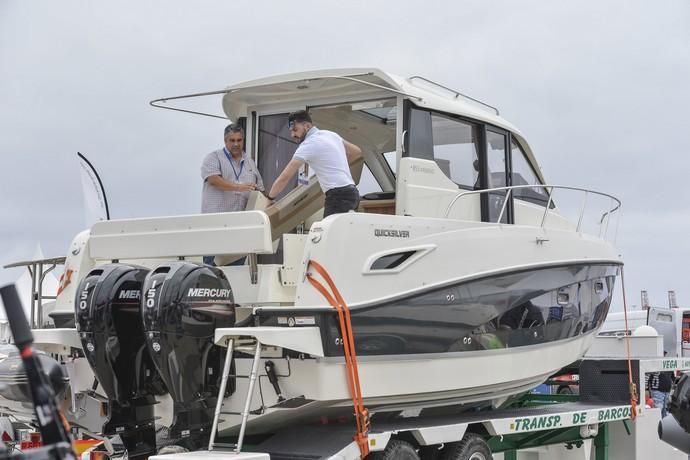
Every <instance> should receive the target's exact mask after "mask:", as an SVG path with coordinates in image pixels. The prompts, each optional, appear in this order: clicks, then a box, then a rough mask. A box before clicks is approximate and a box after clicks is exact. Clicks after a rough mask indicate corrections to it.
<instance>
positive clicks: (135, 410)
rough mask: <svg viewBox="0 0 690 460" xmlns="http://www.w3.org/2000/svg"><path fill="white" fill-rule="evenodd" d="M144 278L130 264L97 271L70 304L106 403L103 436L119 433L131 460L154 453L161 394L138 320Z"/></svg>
mask: <svg viewBox="0 0 690 460" xmlns="http://www.w3.org/2000/svg"><path fill="white" fill-rule="evenodd" d="M147 274H148V270H147V269H145V268H142V267H136V266H133V265H125V264H109V265H102V266H99V267H98V268H95V269H93V270H91V271H90V272H89V274H88V275H87V276H86V277H85V278H84V279H83V280H82V281H81V283H80V285H79V288H78V289H77V294H76V300H75V304H76V307H75V310H76V315H75V316H76V326H77V330H78V331H79V337H80V339H81V343H82V346H83V347H84V354H85V355H86V358H87V360H88V361H89V364H90V365H91V368H92V369H93V371H94V374H95V375H96V378H97V379H98V382H99V383H100V385H101V387H102V388H103V391H104V393H105V394H106V396H107V397H108V399H109V401H110V413H109V419H108V422H107V423H106V424H105V425H104V427H103V434H105V435H114V434H119V435H120V436H121V437H122V441H123V443H124V444H125V447H126V448H127V451H128V453H129V456H130V457H137V456H144V455H150V454H151V453H155V449H156V431H155V426H154V420H155V418H154V409H153V408H154V404H156V400H155V395H160V394H164V393H165V385H164V384H163V382H162V380H161V379H160V376H159V375H158V372H157V371H156V368H155V366H154V364H153V361H152V359H151V356H150V355H149V352H148V349H147V347H146V339H145V336H144V329H143V322H142V319H141V308H140V299H141V286H142V284H143V282H144V279H145V278H146V275H147Z"/></svg>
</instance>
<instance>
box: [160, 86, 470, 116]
mask: <svg viewBox="0 0 690 460" xmlns="http://www.w3.org/2000/svg"><path fill="white" fill-rule="evenodd" d="M329 79H330V80H347V81H353V82H355V83H361V84H363V85H365V86H370V87H372V88H376V89H381V90H384V91H388V92H391V93H394V94H398V95H401V96H405V97H408V98H410V99H416V100H418V101H422V100H423V99H422V98H421V97H419V96H413V95H411V94H407V93H406V92H404V91H400V90H397V89H395V88H390V87H388V86H383V85H379V84H376V83H372V82H370V81H366V80H360V79H359V78H354V77H348V76H344V75H325V76H320V77H314V78H301V79H298V80H291V81H289V82H284V83H294V82H296V81H307V80H308V81H317V80H329ZM270 84H274V83H270ZM261 86H268V84H264V85H259V86H257V87H261ZM242 89H246V88H227V89H221V90H216V91H206V92H204V93H193V94H183V95H181V96H170V97H162V98H159V99H154V100H152V101H149V105H150V106H152V107H155V108H157V109H166V110H174V111H176V112H184V113H191V114H192V115H202V116H205V117H211V118H220V119H222V120H227V119H228V117H227V116H221V115H214V114H210V113H206V112H196V111H194V110H188V109H181V108H178V107H170V106H167V105H161V104H165V103H167V102H168V101H174V100H177V99H190V98H194V97H204V96H214V95H218V94H227V93H233V92H236V91H240V90H242ZM463 96H464V94H463ZM465 97H468V96H465ZM470 99H471V98H470ZM478 102H479V103H481V101H478Z"/></svg>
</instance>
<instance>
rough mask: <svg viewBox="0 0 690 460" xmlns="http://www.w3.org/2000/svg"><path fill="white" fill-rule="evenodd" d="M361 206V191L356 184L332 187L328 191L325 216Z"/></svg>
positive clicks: (324, 209)
mask: <svg viewBox="0 0 690 460" xmlns="http://www.w3.org/2000/svg"><path fill="white" fill-rule="evenodd" d="M357 206H359V191H358V190H357V187H355V186H354V185H346V186H345V187H337V188H332V189H330V190H329V191H327V192H326V202H325V204H324V208H323V217H328V216H330V215H331V214H340V213H343V212H349V211H353V210H355V209H357Z"/></svg>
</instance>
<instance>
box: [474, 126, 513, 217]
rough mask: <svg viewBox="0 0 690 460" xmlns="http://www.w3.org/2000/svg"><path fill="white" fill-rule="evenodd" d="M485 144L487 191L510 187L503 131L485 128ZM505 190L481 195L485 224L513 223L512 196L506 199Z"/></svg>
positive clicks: (506, 147) (505, 134)
mask: <svg viewBox="0 0 690 460" xmlns="http://www.w3.org/2000/svg"><path fill="white" fill-rule="evenodd" d="M485 138H486V142H485V145H484V149H482V150H483V152H482V153H484V155H485V157H484V165H485V167H484V168H482V169H483V170H484V172H485V176H484V181H485V183H486V186H485V187H482V188H487V189H492V188H500V187H506V186H508V185H510V183H509V182H508V181H509V179H508V178H509V174H508V173H509V171H510V155H509V154H508V152H510V150H509V149H508V135H507V133H506V132H505V131H503V130H499V129H497V128H494V127H486V136H485ZM506 195H507V192H506V191H505V190H500V191H495V192H488V193H483V194H482V203H481V205H482V220H484V221H487V222H499V219H500V222H501V223H504V224H506V223H513V205H512V201H513V200H512V196H510V197H508V198H509V199H508V202H507V203H506Z"/></svg>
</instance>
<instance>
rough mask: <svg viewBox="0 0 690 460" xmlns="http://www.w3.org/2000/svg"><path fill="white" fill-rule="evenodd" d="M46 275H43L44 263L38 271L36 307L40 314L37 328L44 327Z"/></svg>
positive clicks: (37, 318)
mask: <svg viewBox="0 0 690 460" xmlns="http://www.w3.org/2000/svg"><path fill="white" fill-rule="evenodd" d="M44 277H45V274H44V273H43V263H42V262H39V263H38V270H36V306H37V307H38V313H37V315H36V327H37V328H39V329H40V328H42V327H43V278H44Z"/></svg>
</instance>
